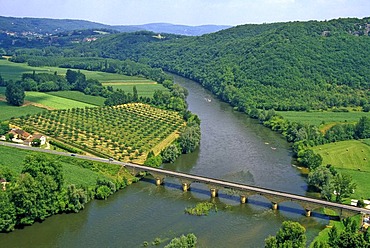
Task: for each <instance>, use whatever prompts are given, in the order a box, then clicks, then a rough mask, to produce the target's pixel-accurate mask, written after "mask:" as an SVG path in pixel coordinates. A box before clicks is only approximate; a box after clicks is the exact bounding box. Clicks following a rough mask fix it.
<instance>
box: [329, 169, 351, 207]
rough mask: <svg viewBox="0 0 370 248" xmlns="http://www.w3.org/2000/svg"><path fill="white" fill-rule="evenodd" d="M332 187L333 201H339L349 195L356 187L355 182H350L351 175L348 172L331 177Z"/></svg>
mask: <svg viewBox="0 0 370 248" xmlns="http://www.w3.org/2000/svg"><path fill="white" fill-rule="evenodd" d="M333 189H334V194H335V201H336V202H341V201H342V200H343V198H345V197H349V196H350V195H351V194H353V192H354V191H355V189H356V184H355V183H353V182H352V177H351V176H350V175H348V174H339V173H338V174H337V175H336V176H335V177H334V179H333Z"/></svg>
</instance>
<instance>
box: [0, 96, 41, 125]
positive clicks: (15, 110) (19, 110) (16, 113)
mask: <svg viewBox="0 0 370 248" xmlns="http://www.w3.org/2000/svg"><path fill="white" fill-rule="evenodd" d="M44 110H45V109H42V108H39V107H35V106H22V107H17V106H11V105H8V104H7V103H6V102H1V101H0V121H4V120H9V119H10V118H12V117H20V116H23V115H28V114H30V115H33V114H37V113H40V112H42V111H44Z"/></svg>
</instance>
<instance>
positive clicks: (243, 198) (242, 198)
mask: <svg viewBox="0 0 370 248" xmlns="http://www.w3.org/2000/svg"><path fill="white" fill-rule="evenodd" d="M247 201H248V198H247V196H245V195H241V196H240V203H241V204H244V203H246V202H247Z"/></svg>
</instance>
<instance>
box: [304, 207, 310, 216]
mask: <svg viewBox="0 0 370 248" xmlns="http://www.w3.org/2000/svg"><path fill="white" fill-rule="evenodd" d="M305 210H306V216H307V217H310V216H311V210H310V209H307V208H306V209H305Z"/></svg>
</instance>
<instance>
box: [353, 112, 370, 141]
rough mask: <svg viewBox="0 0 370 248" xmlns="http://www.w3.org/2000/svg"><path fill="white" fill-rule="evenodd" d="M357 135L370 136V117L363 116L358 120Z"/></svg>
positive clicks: (361, 136) (360, 136)
mask: <svg viewBox="0 0 370 248" xmlns="http://www.w3.org/2000/svg"><path fill="white" fill-rule="evenodd" d="M355 133H356V136H357V137H358V138H360V139H367V138H370V118H369V117H366V116H363V117H361V118H360V120H359V121H358V123H357V125H356V128H355Z"/></svg>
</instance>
